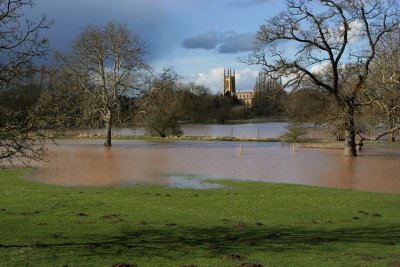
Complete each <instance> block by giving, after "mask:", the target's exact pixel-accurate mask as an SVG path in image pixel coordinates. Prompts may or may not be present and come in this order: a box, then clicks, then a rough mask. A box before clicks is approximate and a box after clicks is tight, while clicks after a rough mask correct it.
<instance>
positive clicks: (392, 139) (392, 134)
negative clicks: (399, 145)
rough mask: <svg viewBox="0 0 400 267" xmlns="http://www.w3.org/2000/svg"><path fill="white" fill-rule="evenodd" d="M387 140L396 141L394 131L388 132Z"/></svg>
mask: <svg viewBox="0 0 400 267" xmlns="http://www.w3.org/2000/svg"><path fill="white" fill-rule="evenodd" d="M389 142H390V143H393V142H396V132H391V133H389Z"/></svg>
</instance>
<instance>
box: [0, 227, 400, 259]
mask: <svg viewBox="0 0 400 267" xmlns="http://www.w3.org/2000/svg"><path fill="white" fill-rule="evenodd" d="M123 229H124V230H122V232H121V234H120V235H119V236H100V235H99V236H82V237H81V239H82V240H84V242H83V241H82V243H79V242H76V243H73V242H71V243H68V242H60V243H58V242H54V243H47V244H30V245H29V246H25V247H33V248H38V249H46V248H54V247H60V248H61V247H63V248H62V249H68V247H70V248H73V247H75V248H77V247H81V248H84V249H83V250H82V251H81V253H83V254H96V255H104V256H118V255H120V254H124V253H127V252H128V251H129V254H130V255H131V256H138V257H152V256H160V255H162V257H165V258H174V257H177V256H178V255H179V254H182V255H184V254H185V253H186V252H187V251H193V250H195V251H198V252H201V253H204V252H206V253H208V254H211V255H213V256H216V257H218V256H224V255H227V254H229V253H233V252H236V253H241V254H244V255H247V254H248V253H252V252H257V251H260V252H262V251H269V252H272V253H273V252H285V251H291V252H300V253H301V252H306V251H310V249H313V250H314V251H321V252H326V251H331V252H332V250H335V249H341V247H343V246H351V247H352V248H355V247H357V245H361V244H362V246H363V247H364V249H365V246H367V247H368V246H369V247H374V246H399V245H400V224H399V225H392V226H382V227H378V226H377V227H363V228H356V227H352V228H339V229H326V228H325V229H323V228H318V229H306V228H304V229H302V228H290V227H274V228H270V227H266V226H264V225H258V226H253V225H251V226H249V225H245V224H240V223H239V224H234V223H230V224H229V225H225V226H215V227H209V228H196V227H181V226H178V225H173V224H172V225H169V226H168V227H165V228H151V227H150V226H149V227H148V228H143V227H141V228H140V229H136V228H134V227H132V226H131V227H129V226H126V227H125V228H123ZM60 241H61V240H60ZM1 247H3V248H16V247H24V246H13V245H4V244H3V245H0V248H1ZM177 251H178V252H177Z"/></svg>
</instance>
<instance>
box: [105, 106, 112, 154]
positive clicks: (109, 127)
mask: <svg viewBox="0 0 400 267" xmlns="http://www.w3.org/2000/svg"><path fill="white" fill-rule="evenodd" d="M111 130H112V116H111V112H110V113H109V114H108V118H107V121H106V141H105V142H104V146H108V147H110V146H111Z"/></svg>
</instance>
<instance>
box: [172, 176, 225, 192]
mask: <svg viewBox="0 0 400 267" xmlns="http://www.w3.org/2000/svg"><path fill="white" fill-rule="evenodd" d="M167 177H168V186H169V187H174V188H192V189H218V188H223V187H225V186H224V185H222V184H215V183H211V182H209V181H206V179H205V178H201V177H196V178H193V177H192V176H189V177H188V176H186V177H185V176H184V175H168V176H167Z"/></svg>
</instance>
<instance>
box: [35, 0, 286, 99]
mask: <svg viewBox="0 0 400 267" xmlns="http://www.w3.org/2000/svg"><path fill="white" fill-rule="evenodd" d="M283 2H284V1H282V0H112V1H111V0H35V3H36V5H35V7H34V8H33V9H31V10H29V12H28V17H29V18H30V19H32V20H34V19H35V18H37V19H38V18H40V15H41V14H46V15H47V17H48V18H49V19H51V20H53V21H54V24H53V26H52V27H51V28H50V29H49V30H47V31H46V32H45V33H44V34H45V35H47V36H48V38H49V40H50V45H51V46H52V48H53V50H57V51H61V52H64V53H68V51H69V49H70V47H71V43H72V41H73V39H74V38H75V37H76V36H78V35H79V34H80V32H81V31H82V29H83V28H84V27H85V26H86V25H88V24H92V25H105V24H107V23H108V22H114V23H121V24H125V25H126V26H127V28H128V29H129V30H130V31H132V32H133V33H135V34H137V35H139V36H140V38H141V40H142V41H144V43H145V45H146V46H147V52H148V54H147V55H146V61H147V62H148V64H149V65H150V66H151V67H152V68H153V69H154V71H156V72H160V71H161V70H162V69H163V68H165V67H169V66H173V67H174V68H175V71H176V72H177V73H178V74H179V75H181V77H182V80H183V81H184V82H195V83H198V84H202V85H205V86H207V87H208V88H210V90H211V92H213V93H218V92H220V91H222V86H223V72H224V69H227V68H231V69H235V71H236V88H237V90H243V91H244V90H251V89H252V88H253V86H254V83H255V79H256V77H257V73H258V71H259V70H260V66H249V65H246V64H244V63H242V62H240V60H239V58H241V57H245V56H246V55H248V54H249V53H250V52H251V50H252V49H253V48H254V37H255V34H256V32H257V30H258V28H259V27H260V25H262V24H263V23H264V22H265V20H266V19H269V18H271V17H273V16H274V15H277V14H278V13H279V12H281V11H282V10H283V9H284V6H283V4H284V3H283Z"/></svg>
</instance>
